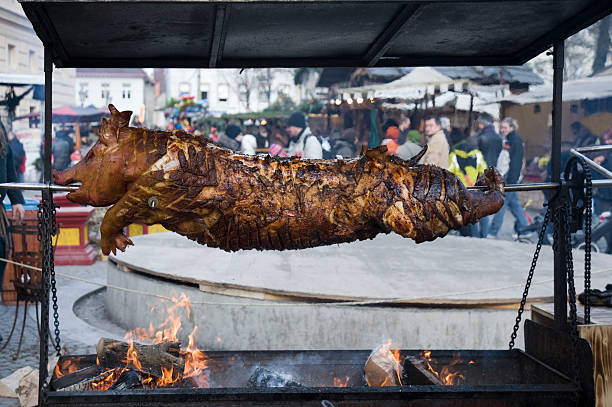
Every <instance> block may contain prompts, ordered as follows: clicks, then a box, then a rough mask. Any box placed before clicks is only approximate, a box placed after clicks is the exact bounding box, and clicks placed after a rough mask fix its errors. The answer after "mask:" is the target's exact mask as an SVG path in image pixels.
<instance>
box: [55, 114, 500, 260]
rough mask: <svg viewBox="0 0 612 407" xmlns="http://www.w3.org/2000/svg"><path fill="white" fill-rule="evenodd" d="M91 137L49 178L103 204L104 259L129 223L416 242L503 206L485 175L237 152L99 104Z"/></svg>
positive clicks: (81, 198)
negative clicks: (81, 153)
mask: <svg viewBox="0 0 612 407" xmlns="http://www.w3.org/2000/svg"><path fill="white" fill-rule="evenodd" d="M109 110H110V112H111V117H110V119H103V120H102V123H101V125H100V130H99V134H98V136H99V141H98V142H97V143H96V144H95V145H94V146H93V147H92V148H91V150H90V151H89V152H88V153H87V155H86V156H85V158H83V160H81V162H79V163H78V164H77V165H75V166H73V167H70V168H68V169H67V170H65V171H62V172H57V173H54V180H55V182H56V183H57V184H60V185H66V184H70V183H73V182H81V187H80V188H79V189H78V190H77V191H73V192H71V193H70V194H68V198H69V199H70V200H72V201H74V202H78V203H81V204H87V205H93V206H108V205H112V207H111V208H110V209H109V210H108V211H107V213H106V215H105V217H104V221H103V222H102V225H101V228H100V231H101V234H102V242H101V245H102V250H103V252H104V253H105V254H109V253H110V252H113V253H116V251H117V249H119V250H121V251H123V250H125V248H126V247H127V246H129V245H131V244H132V241H131V240H130V239H128V238H127V237H126V236H125V235H124V234H123V228H124V227H126V226H127V225H129V224H131V223H142V224H147V225H151V224H159V223H160V224H162V225H163V226H164V227H165V228H166V229H169V230H172V231H174V232H177V233H179V234H181V235H183V236H187V237H188V238H189V239H192V240H195V241H197V242H198V243H201V244H206V245H208V246H210V247H218V248H221V249H223V250H227V251H237V250H240V249H257V250H286V249H301V248H306V247H314V246H321V245H329V244H335V243H343V242H352V241H355V240H364V239H371V238H373V237H374V236H376V235H377V234H379V233H390V232H395V233H398V234H399V235H401V236H404V237H408V238H411V239H413V240H415V241H416V242H417V243H418V242H423V241H429V240H433V239H435V238H437V237H441V236H444V235H446V234H447V233H448V232H449V231H450V230H452V229H459V228H461V227H463V226H465V225H468V224H473V223H475V222H477V221H478V220H479V219H480V218H482V217H484V216H487V215H491V214H493V213H495V212H497V211H498V210H499V209H500V208H501V207H502V205H503V203H504V183H503V180H502V178H501V176H500V175H499V173H497V171H496V170H495V169H494V168H489V169H487V170H486V171H485V173H484V174H483V175H482V176H481V177H480V178H479V180H478V182H477V185H484V186H486V187H487V189H486V190H479V191H468V190H467V189H466V188H465V187H464V186H463V184H462V183H461V181H459V179H458V178H457V177H456V176H455V175H453V174H452V173H450V172H449V171H446V170H443V169H441V168H439V167H436V166H431V165H419V164H418V163H417V162H418V159H419V158H420V157H421V156H422V155H423V154H424V152H425V151H426V150H425V149H423V151H421V152H420V153H419V154H417V155H416V156H415V157H413V158H412V159H411V160H407V161H405V160H402V159H400V158H398V157H395V156H389V155H387V154H385V151H386V147H384V146H381V147H378V148H375V149H371V150H367V151H364V152H363V154H362V155H361V156H359V157H357V158H354V159H350V160H300V159H298V158H297V157H291V158H276V157H270V156H262V155H258V156H247V155H242V154H238V153H235V152H233V151H230V150H227V149H225V148H220V147H217V146H215V145H213V144H212V143H211V142H210V141H209V140H208V139H206V138H204V137H200V136H195V135H191V134H188V133H185V132H182V131H178V130H173V131H152V130H147V129H136V128H131V127H128V122H129V118H130V114H131V113H130V112H119V111H118V110H117V109H116V108H115V107H114V106H113V105H110V106H109Z"/></svg>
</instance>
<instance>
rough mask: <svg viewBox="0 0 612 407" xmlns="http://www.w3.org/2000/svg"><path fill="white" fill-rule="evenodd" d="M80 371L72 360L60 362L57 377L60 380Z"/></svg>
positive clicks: (57, 367) (56, 371)
mask: <svg viewBox="0 0 612 407" xmlns="http://www.w3.org/2000/svg"><path fill="white" fill-rule="evenodd" d="M77 370H79V366H78V365H77V364H76V363H72V360H71V359H66V360H58V361H57V364H56V365H55V377H56V378H57V379H59V378H60V377H62V376H65V375H67V374H70V373H73V372H76V371H77Z"/></svg>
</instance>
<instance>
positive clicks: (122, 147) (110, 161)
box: [53, 104, 138, 206]
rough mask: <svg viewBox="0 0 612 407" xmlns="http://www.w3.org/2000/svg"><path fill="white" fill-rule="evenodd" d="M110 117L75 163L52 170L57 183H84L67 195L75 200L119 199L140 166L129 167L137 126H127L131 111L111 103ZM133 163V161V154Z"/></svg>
mask: <svg viewBox="0 0 612 407" xmlns="http://www.w3.org/2000/svg"><path fill="white" fill-rule="evenodd" d="M109 110H110V113H111V116H110V119H107V118H103V119H102V122H101V125H100V130H99V132H98V141H97V142H96V144H95V145H94V146H93V147H92V148H91V149H90V150H89V152H88V153H87V155H86V156H85V157H84V158H83V159H82V160H81V161H80V162H79V163H78V164H76V165H74V166H73V167H70V168H68V169H66V170H64V171H61V172H55V171H54V172H53V180H54V182H55V183H56V184H58V185H67V184H70V183H75V182H80V183H81V187H80V188H79V189H78V190H76V191H73V192H70V193H69V194H68V195H67V197H68V199H70V200H71V201H73V202H76V203H80V204H84V205H92V206H107V205H112V204H114V203H115V202H117V201H118V200H119V199H120V198H121V197H122V196H123V195H124V194H125V192H126V191H127V188H128V186H129V183H130V181H131V180H132V179H133V178H134V174H135V172H137V171H138V169H135V168H134V167H131V168H129V169H128V168H126V163H127V157H129V155H130V154H133V152H134V151H133V148H131V146H133V145H134V143H133V138H134V137H135V136H137V134H134V133H135V132H134V131H131V130H136V129H130V128H128V123H129V121H130V116H131V115H132V112H130V111H125V112H119V111H118V110H117V109H116V108H115V106H113V105H112V104H111V105H109ZM130 164H131V165H133V164H134V160H133V158H130Z"/></svg>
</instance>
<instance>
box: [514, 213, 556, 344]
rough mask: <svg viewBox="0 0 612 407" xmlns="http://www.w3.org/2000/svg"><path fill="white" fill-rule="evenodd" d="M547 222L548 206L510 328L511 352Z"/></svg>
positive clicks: (548, 216)
mask: <svg viewBox="0 0 612 407" xmlns="http://www.w3.org/2000/svg"><path fill="white" fill-rule="evenodd" d="M549 220H550V206H548V207H547V208H546V215H544V221H543V222H542V229H540V234H539V235H538V243H537V244H536V250H535V253H534V254H533V259H532V260H531V268H530V269H529V275H528V276H527V282H526V283H525V289H524V290H523V298H521V305H520V306H519V309H518V315H517V316H516V321H515V322H514V328H512V334H511V335H510V343H509V344H508V347H509V349H511V350H512V348H514V341H515V340H516V336H517V333H518V330H519V327H520V325H521V319H522V317H523V312H524V311H525V304H526V303H527V296H528V295H529V288H530V287H531V280H532V279H533V273H534V272H535V268H536V266H537V264H538V257H539V256H540V250H541V249H542V242H543V241H544V236H545V235H546V227H547V226H548V221H549Z"/></svg>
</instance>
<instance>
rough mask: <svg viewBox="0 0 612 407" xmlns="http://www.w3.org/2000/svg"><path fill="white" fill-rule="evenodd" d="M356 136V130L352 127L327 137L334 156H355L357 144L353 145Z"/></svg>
mask: <svg viewBox="0 0 612 407" xmlns="http://www.w3.org/2000/svg"><path fill="white" fill-rule="evenodd" d="M356 138H357V132H356V131H355V129H353V128H350V129H344V130H343V131H342V132H335V133H332V135H331V136H330V138H329V139H330V143H331V146H332V151H333V152H334V154H335V155H336V156H341V157H342V158H351V157H355V155H356V153H357V146H356V145H355V139H356Z"/></svg>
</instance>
